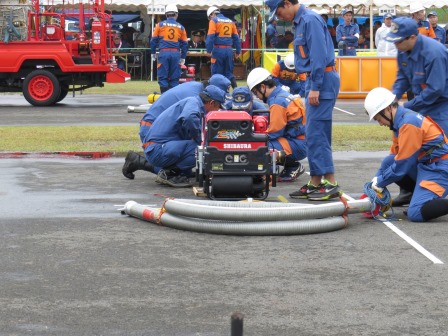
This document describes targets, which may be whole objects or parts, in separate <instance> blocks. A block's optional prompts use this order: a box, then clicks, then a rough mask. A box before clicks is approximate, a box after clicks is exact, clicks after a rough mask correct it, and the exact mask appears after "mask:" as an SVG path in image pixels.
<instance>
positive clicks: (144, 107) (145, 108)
mask: <svg viewBox="0 0 448 336" xmlns="http://www.w3.org/2000/svg"><path fill="white" fill-rule="evenodd" d="M151 106H152V104H145V105H139V106H131V105H129V106H128V113H146V111H148V109H149V108H150V107H151Z"/></svg>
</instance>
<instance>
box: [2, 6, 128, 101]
mask: <svg viewBox="0 0 448 336" xmlns="http://www.w3.org/2000/svg"><path fill="white" fill-rule="evenodd" d="M75 1H79V3H76V4H73V0H72V1H71V2H70V5H65V6H64V5H61V6H58V7H57V6H53V5H51V4H50V3H49V2H50V1H49V0H47V2H48V3H44V0H42V1H41V0H31V1H27V0H25V1H24V0H2V1H1V3H0V92H23V95H24V97H25V99H26V100H27V101H28V102H29V103H30V104H32V105H35V106H49V105H54V104H56V103H57V102H59V101H61V100H63V99H64V98H65V97H66V96H67V94H68V92H69V91H80V90H85V89H87V88H90V87H95V86H97V87H101V86H104V83H105V82H106V83H124V82H125V81H127V80H129V79H130V76H129V74H127V73H126V72H124V71H122V70H120V69H118V68H117V64H116V62H115V58H114V56H113V49H112V47H111V46H113V43H112V37H113V31H112V29H111V26H112V18H111V13H110V12H107V11H106V10H105V8H104V0H94V1H93V2H88V3H89V5H88V7H86V5H83V3H82V0H75ZM67 2H69V1H67ZM66 18H77V19H78V22H79V32H78V34H76V35H73V33H72V32H71V33H70V32H66V31H65V20H66Z"/></svg>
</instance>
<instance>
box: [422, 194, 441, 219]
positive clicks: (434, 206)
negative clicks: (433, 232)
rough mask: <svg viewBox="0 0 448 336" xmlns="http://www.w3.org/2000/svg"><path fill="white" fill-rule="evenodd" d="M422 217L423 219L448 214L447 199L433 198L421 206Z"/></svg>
mask: <svg viewBox="0 0 448 336" xmlns="http://www.w3.org/2000/svg"><path fill="white" fill-rule="evenodd" d="M421 213H422V217H423V219H424V220H425V221H429V220H431V219H434V218H438V217H441V216H444V215H447V214H448V199H442V198H440V199H434V200H432V201H429V202H428V203H425V205H423V206H422V210H421Z"/></svg>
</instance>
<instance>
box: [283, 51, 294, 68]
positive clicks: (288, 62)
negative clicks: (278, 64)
mask: <svg viewBox="0 0 448 336" xmlns="http://www.w3.org/2000/svg"><path fill="white" fill-rule="evenodd" d="M283 62H284V63H285V66H286V67H287V68H288V69H290V70H293V69H295V66H294V53H290V54H288V55H286V57H285V59H284V60H283Z"/></svg>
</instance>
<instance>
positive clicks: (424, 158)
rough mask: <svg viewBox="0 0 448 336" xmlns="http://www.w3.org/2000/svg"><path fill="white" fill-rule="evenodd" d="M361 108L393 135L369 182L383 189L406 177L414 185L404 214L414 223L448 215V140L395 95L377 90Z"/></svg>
mask: <svg viewBox="0 0 448 336" xmlns="http://www.w3.org/2000/svg"><path fill="white" fill-rule="evenodd" d="M364 107H365V109H366V112H367V114H368V115H369V119H370V120H375V121H377V122H378V123H379V124H380V126H387V127H389V128H390V130H391V131H392V132H393V135H392V146H391V151H390V154H389V155H388V156H386V157H385V158H384V160H383V162H382V163H381V166H380V168H379V169H378V172H377V173H376V176H375V177H374V178H373V180H372V188H373V189H374V190H375V191H377V192H382V191H383V190H382V188H384V187H386V186H388V185H389V184H391V183H393V182H397V181H400V180H402V179H403V177H404V176H409V177H410V178H411V179H412V180H413V181H415V183H414V189H413V195H412V199H411V202H410V205H409V209H408V211H407V215H408V217H409V219H410V220H411V221H413V222H425V221H429V220H431V219H434V218H437V217H440V216H443V215H446V214H448V200H447V199H444V198H445V197H446V196H447V195H448V144H447V141H448V139H447V138H446V136H445V134H444V133H443V130H442V129H441V128H440V126H439V125H437V124H436V123H435V122H434V121H433V120H432V119H430V118H429V117H424V116H423V115H421V114H418V113H416V112H414V111H411V110H409V109H407V108H405V107H403V106H401V105H398V103H397V102H396V101H395V95H394V94H393V93H392V92H390V91H389V90H387V89H385V88H382V87H379V88H376V89H373V90H372V91H370V92H369V94H368V95H367V97H366V100H365V102H364Z"/></svg>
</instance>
